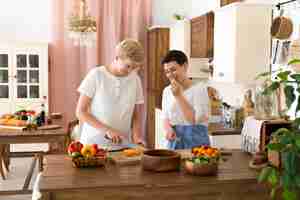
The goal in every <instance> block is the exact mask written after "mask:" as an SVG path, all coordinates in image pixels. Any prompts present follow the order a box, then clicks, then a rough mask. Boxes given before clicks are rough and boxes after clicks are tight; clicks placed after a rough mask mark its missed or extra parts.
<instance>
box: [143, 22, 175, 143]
mask: <svg viewBox="0 0 300 200" xmlns="http://www.w3.org/2000/svg"><path fill="white" fill-rule="evenodd" d="M169 35H170V30H169V28H153V29H150V30H149V31H148V32H147V39H148V55H147V60H148V68H147V69H148V73H147V76H148V77H147V80H148V82H147V94H148V97H147V123H146V124H147V131H146V132H147V144H148V146H149V147H153V148H154V146H155V108H161V103H162V92H163V89H164V88H165V87H166V86H167V85H168V84H169V82H168V79H167V77H166V76H165V74H164V69H163V66H162V64H161V61H162V59H163V57H164V56H165V55H166V54H167V52H168V51H169Z"/></svg>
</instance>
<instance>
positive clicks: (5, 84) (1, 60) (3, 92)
mask: <svg viewBox="0 0 300 200" xmlns="http://www.w3.org/2000/svg"><path fill="white" fill-rule="evenodd" d="M8 65H9V64H8V54H6V53H0V99H8V98H9V71H8V70H9V68H8Z"/></svg>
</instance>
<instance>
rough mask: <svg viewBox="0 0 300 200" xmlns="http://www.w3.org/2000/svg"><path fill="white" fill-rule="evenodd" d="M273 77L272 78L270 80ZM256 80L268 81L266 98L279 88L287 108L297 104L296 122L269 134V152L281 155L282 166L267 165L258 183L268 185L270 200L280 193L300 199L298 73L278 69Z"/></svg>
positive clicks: (285, 197)
mask: <svg viewBox="0 0 300 200" xmlns="http://www.w3.org/2000/svg"><path fill="white" fill-rule="evenodd" d="M296 63H300V60H299V59H294V60H292V61H290V62H289V65H292V64H296ZM271 77H272V79H271ZM257 78H265V79H266V80H268V81H270V84H269V85H268V87H266V88H265V90H264V92H263V94H264V95H268V94H270V93H272V92H275V91H276V90H278V89H279V88H281V87H282V88H283V90H284V94H285V98H286V105H287V107H288V109H289V108H291V106H292V105H293V104H296V105H295V106H296V110H295V119H294V120H293V125H292V126H291V128H289V129H287V128H281V129H278V130H277V131H276V132H274V133H273V134H272V139H271V142H270V143H269V144H268V145H267V149H268V151H275V152H278V153H279V154H280V155H281V156H280V157H281V160H280V162H281V165H282V166H281V167H275V166H272V165H269V166H267V167H265V168H264V169H263V170H262V171H261V173H260V175H259V177H258V181H259V182H268V183H269V184H270V185H271V187H272V190H271V198H275V196H277V194H278V191H281V192H280V194H281V195H282V199H284V200H299V199H300V193H299V191H300V170H299V169H300V128H299V126H300V117H297V113H299V111H300V97H298V96H300V73H294V72H292V71H291V70H283V69H279V70H277V71H273V72H266V73H263V74H260V75H259V76H258V77H257Z"/></svg>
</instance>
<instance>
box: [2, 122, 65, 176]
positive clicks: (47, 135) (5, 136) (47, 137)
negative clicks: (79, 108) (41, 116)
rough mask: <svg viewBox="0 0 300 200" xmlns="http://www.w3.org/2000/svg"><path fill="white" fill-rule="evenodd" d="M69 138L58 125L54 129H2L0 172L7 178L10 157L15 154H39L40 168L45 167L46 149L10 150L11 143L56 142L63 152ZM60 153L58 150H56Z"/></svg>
mask: <svg viewBox="0 0 300 200" xmlns="http://www.w3.org/2000/svg"><path fill="white" fill-rule="evenodd" d="M66 139H67V132H66V131H65V130H64V129H63V128H61V127H56V128H53V129H47V128H42V127H41V128H38V129H30V130H26V129H25V130H19V129H5V128H1V129H0V173H1V176H2V179H3V180H5V178H6V174H5V171H6V172H9V164H10V159H9V157H10V156H11V155H12V154H13V155H15V156H18V157H23V156H37V157H38V165H39V170H40V171H42V169H43V156H44V154H46V153H49V152H44V151H38V152H31V151H30V150H29V151H26V152H25V151H21V152H10V145H12V144H34V143H55V144H57V146H58V147H57V151H60V152H61V153H63V152H64V151H65V141H66ZM55 153H58V152H55Z"/></svg>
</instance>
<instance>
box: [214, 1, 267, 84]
mask: <svg viewBox="0 0 300 200" xmlns="http://www.w3.org/2000/svg"><path fill="white" fill-rule="evenodd" d="M253 13H255V15H254V14H253ZM271 21H272V7H271V6H270V5H265V4H245V3H235V4H231V5H228V6H225V7H222V8H219V9H217V10H216V11H215V24H214V77H213V78H214V80H216V81H219V82H231V83H242V84H252V83H253V81H254V78H255V77H256V76H257V74H259V73H262V72H266V71H269V69H270V50H271V34H270V28H271Z"/></svg>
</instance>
